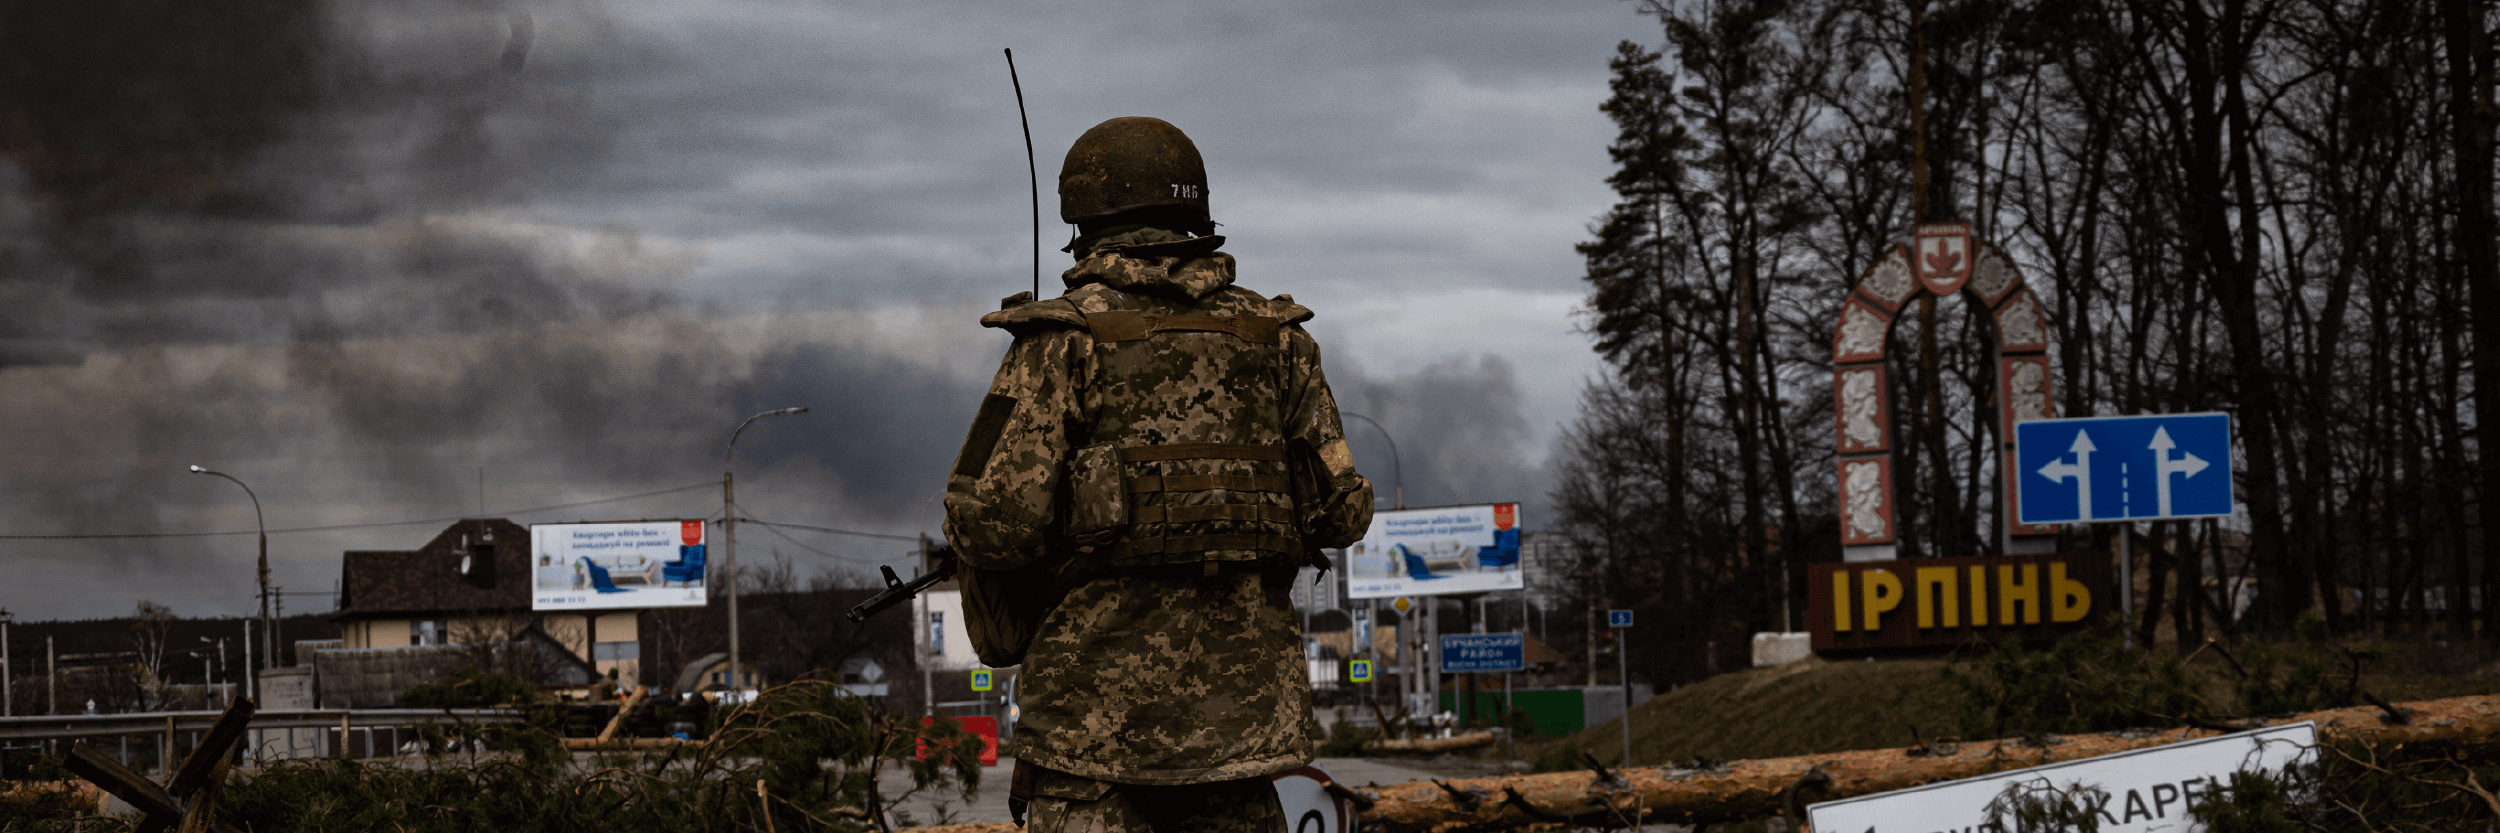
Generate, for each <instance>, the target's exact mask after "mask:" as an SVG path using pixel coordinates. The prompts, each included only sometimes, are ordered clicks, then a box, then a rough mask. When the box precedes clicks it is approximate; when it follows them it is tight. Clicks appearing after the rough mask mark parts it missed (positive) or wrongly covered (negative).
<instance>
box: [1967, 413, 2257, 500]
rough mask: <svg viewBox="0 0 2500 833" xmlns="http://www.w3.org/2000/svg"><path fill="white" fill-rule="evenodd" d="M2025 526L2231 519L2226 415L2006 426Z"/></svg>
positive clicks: (2077, 420)
mask: <svg viewBox="0 0 2500 833" xmlns="http://www.w3.org/2000/svg"><path fill="white" fill-rule="evenodd" d="M2014 470H2015V472H2016V474H2017V475H2018V476H2020V477H2021V478H2022V482H2021V483H2020V484H2019V485H2018V487H2017V494H2018V495H2020V496H2021V502H2022V506H2021V510H2022V512H2021V517H2022V521H2023V523H2027V524H2055V523H2092V522H2096V521H2142V520H2161V519H2163V518H2212V517H2221V516H2225V515H2229V514H2231V415H2230V414H2157V415H2151V416H2131V417H2093V418H2086V419H2044V420H2036V421H2032V422H2025V423H2020V424H2017V425H2015V426H2014Z"/></svg>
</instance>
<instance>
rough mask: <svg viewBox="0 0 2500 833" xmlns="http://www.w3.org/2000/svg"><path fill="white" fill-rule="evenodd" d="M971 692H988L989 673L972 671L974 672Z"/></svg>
mask: <svg viewBox="0 0 2500 833" xmlns="http://www.w3.org/2000/svg"><path fill="white" fill-rule="evenodd" d="M972 690H974V691H988V690H990V672H987V671H974V672H972Z"/></svg>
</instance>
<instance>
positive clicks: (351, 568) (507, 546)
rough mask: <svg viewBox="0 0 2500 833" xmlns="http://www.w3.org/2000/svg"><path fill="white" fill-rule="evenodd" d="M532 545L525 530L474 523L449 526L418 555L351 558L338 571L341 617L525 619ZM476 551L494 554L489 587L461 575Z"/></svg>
mask: <svg viewBox="0 0 2500 833" xmlns="http://www.w3.org/2000/svg"><path fill="white" fill-rule="evenodd" d="M529 537H530V535H529V530H528V529H527V528H525V527H522V526H521V525H520V524H516V523H513V522H511V521H507V520H504V519H502V518H472V519H468V520H463V521H460V522H459V523H455V524H452V525H451V526H450V527H449V528H446V529H444V530H443V531H442V533H441V534H439V535H436V536H434V540H432V541H428V542H426V544H425V546H424V547H421V548H418V549H415V550H407V551H398V552H378V551H354V550H351V551H349V552H348V553H347V554H346V559H345V563H344V564H343V565H341V567H340V570H339V578H340V581H339V584H340V595H339V616H340V617H341V618H348V619H361V618H369V617H375V616H383V615H391V614H410V613H470V612H476V613H486V612H495V611H510V612H526V611H528V610H529V609H530V567H529ZM472 548H491V549H492V553H493V568H492V576H493V578H492V580H491V581H487V580H485V579H484V577H483V576H478V577H476V578H474V579H473V578H471V577H464V576H462V575H461V574H460V559H461V558H462V557H463V556H469V555H471V554H472ZM473 569H474V568H473ZM480 572H482V571H480Z"/></svg>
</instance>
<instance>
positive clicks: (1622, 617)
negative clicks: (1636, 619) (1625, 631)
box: [1606, 610, 1632, 628]
mask: <svg viewBox="0 0 2500 833" xmlns="http://www.w3.org/2000/svg"><path fill="white" fill-rule="evenodd" d="M1631 626H1632V611H1629V610H1609V611H1606V627H1609V628H1628V627H1631Z"/></svg>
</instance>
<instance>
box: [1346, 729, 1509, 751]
mask: <svg viewBox="0 0 2500 833" xmlns="http://www.w3.org/2000/svg"><path fill="white" fill-rule="evenodd" d="M1493 740H1494V734H1493V733H1492V732H1468V733H1467V734H1463V735H1453V736H1450V737H1446V738H1390V739H1388V740H1375V741H1372V742H1370V743H1366V744H1363V748H1364V749H1369V750H1378V751H1384V752H1448V751H1451V750H1454V749H1474V748H1476V747H1479V746H1490V745H1492V744H1493Z"/></svg>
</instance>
